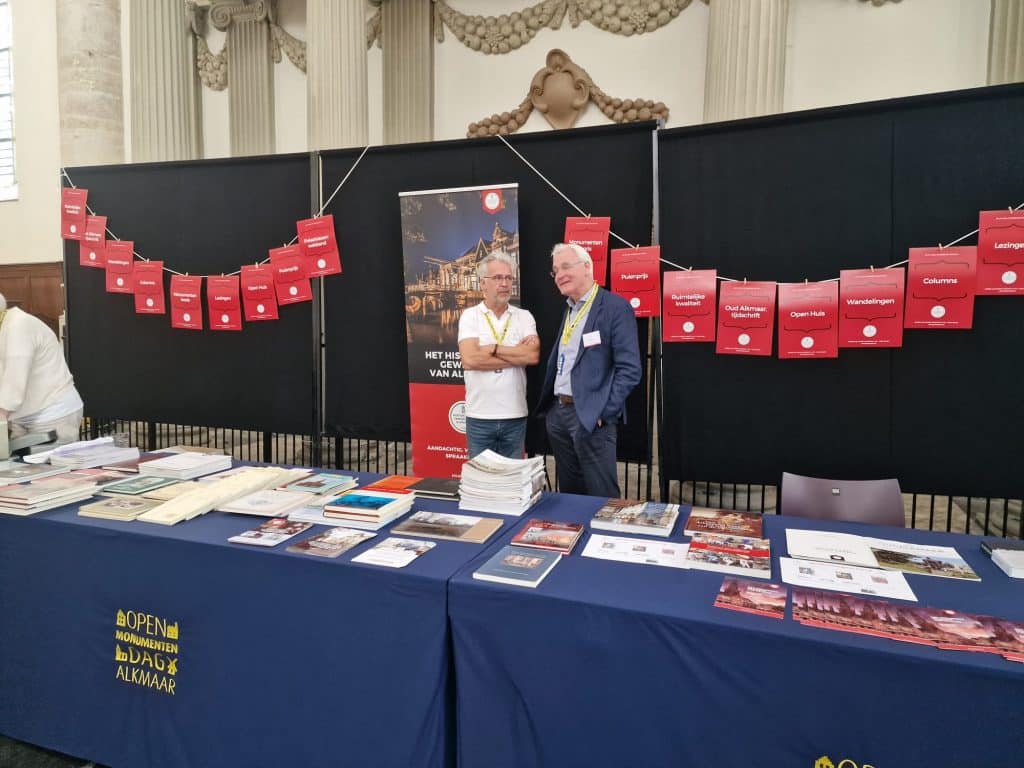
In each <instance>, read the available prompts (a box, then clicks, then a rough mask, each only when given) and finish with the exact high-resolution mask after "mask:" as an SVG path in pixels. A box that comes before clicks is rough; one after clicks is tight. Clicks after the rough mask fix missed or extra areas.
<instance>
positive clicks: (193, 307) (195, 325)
mask: <svg viewBox="0 0 1024 768" xmlns="http://www.w3.org/2000/svg"><path fill="white" fill-rule="evenodd" d="M202 291H203V278H201V277H191V276H189V275H171V327H172V328H184V329H186V330H189V331H201V330H203V303H202V302H203V300H202V295H203V294H202Z"/></svg>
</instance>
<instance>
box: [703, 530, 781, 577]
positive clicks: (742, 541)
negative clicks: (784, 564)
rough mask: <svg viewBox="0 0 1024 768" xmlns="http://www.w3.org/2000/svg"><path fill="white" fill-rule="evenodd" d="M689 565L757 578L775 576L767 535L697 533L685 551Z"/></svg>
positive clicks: (704, 569)
mask: <svg viewBox="0 0 1024 768" xmlns="http://www.w3.org/2000/svg"><path fill="white" fill-rule="evenodd" d="M686 562H687V563H688V564H689V566H690V567H691V568H693V569H696V570H701V571H719V572H721V573H733V574H736V575H738V576H747V577H753V578H756V579H770V578H771V577H772V557H771V544H770V543H769V542H768V539H753V538H748V537H746V536H721V535H717V534H711V533H707V534H694V535H693V538H692V539H691V541H690V549H689V550H688V551H687V553H686Z"/></svg>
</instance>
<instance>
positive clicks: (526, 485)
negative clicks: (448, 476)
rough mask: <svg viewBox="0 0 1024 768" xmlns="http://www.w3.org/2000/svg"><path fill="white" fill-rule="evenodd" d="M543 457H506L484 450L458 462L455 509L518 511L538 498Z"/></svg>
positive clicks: (530, 505)
mask: <svg viewBox="0 0 1024 768" xmlns="http://www.w3.org/2000/svg"><path fill="white" fill-rule="evenodd" d="M543 488H544V459H543V458H542V457H540V456H537V457H535V458H532V459H508V458H505V457H504V456H501V455H499V454H497V453H495V452H494V451H490V450H488V451H484V452H483V453H481V454H478V455H477V456H474V457H473V458H472V459H470V460H469V461H467V462H466V463H465V464H463V465H462V480H461V481H460V482H459V509H467V510H472V511H474V512H494V513H496V514H501V515H521V514H523V512H525V511H526V510H528V509H529V508H530V507H532V506H533V505H534V504H536V503H537V500H538V499H539V498H540V494H541V491H542V490H543Z"/></svg>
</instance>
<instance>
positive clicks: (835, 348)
mask: <svg viewBox="0 0 1024 768" xmlns="http://www.w3.org/2000/svg"><path fill="white" fill-rule="evenodd" d="M838 303H839V284H838V283H836V282H835V281H834V280H830V281H828V282H824V283H779V359H780V360H787V359H788V360H791V359H794V358H810V357H839V327H838V326H839V312H838Z"/></svg>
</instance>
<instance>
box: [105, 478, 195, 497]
mask: <svg viewBox="0 0 1024 768" xmlns="http://www.w3.org/2000/svg"><path fill="white" fill-rule="evenodd" d="M175 484H177V481H176V480H171V479H170V478H167V477H145V476H142V475H140V476H139V477H129V478H127V479H126V480H118V481H117V482H116V483H110V484H109V485H105V486H103V495H104V496H141V495H142V494H144V493H149V492H150V491H153V490H155V489H157V488H163V487H165V486H168V485H175Z"/></svg>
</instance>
